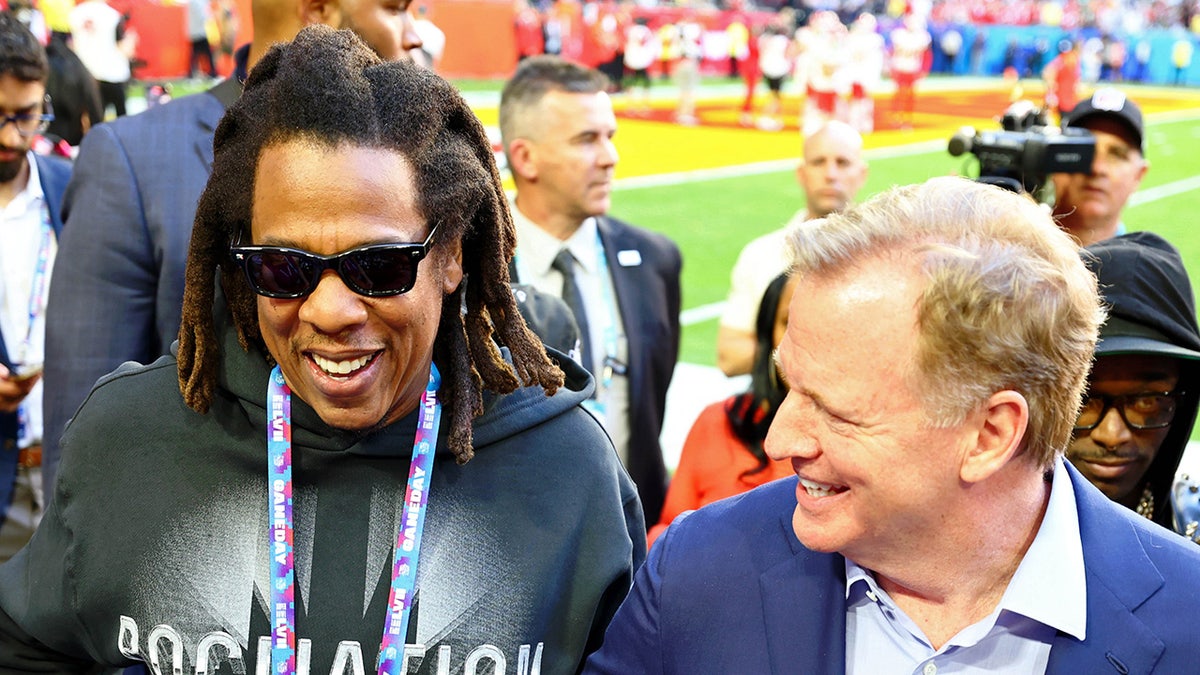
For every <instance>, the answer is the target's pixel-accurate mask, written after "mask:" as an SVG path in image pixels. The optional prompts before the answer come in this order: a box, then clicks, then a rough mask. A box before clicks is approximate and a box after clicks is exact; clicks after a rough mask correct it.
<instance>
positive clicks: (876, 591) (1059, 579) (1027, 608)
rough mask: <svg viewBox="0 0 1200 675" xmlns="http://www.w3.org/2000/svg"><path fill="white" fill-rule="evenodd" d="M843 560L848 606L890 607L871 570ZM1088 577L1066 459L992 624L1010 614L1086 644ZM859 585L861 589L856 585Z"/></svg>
mask: <svg viewBox="0 0 1200 675" xmlns="http://www.w3.org/2000/svg"><path fill="white" fill-rule="evenodd" d="M845 561H846V600H847V604H853V603H854V602H856V601H858V600H861V599H862V598H863V597H864V596H865V597H867V598H870V599H871V600H872V601H874V600H875V598H876V597H878V598H883V599H884V600H885V601H886V602H888V603H889V604H891V603H890V599H888V598H887V594H886V593H885V592H883V591H882V590H881V589H880V588H879V586H878V585H877V583H876V581H875V577H874V576H873V575H872V574H871V572H870V571H869V570H867V569H866V568H864V567H861V566H860V565H859V564H858V563H856V562H854V561H853V560H850V559H849V558H845ZM1084 574H1085V569H1084V565H1083V540H1082V539H1081V537H1080V535H1079V512H1078V510H1077V508H1076V503H1075V488H1074V486H1072V485H1071V477H1070V476H1069V475H1068V474H1067V470H1066V467H1065V466H1064V464H1063V459H1062V458H1061V457H1059V458H1057V459H1056V460H1055V462H1054V477H1053V479H1052V483H1051V485H1050V499H1049V501H1048V502H1047V504H1046V514H1045V515H1044V516H1043V517H1042V523H1041V525H1040V526H1039V527H1038V532H1037V535H1036V536H1034V538H1033V543H1031V544H1030V545H1029V550H1027V551H1026V552H1025V557H1024V558H1022V559H1021V563H1020V564H1019V565H1018V566H1017V571H1016V573H1015V574H1013V578H1012V579H1011V580H1010V581H1009V582H1008V588H1007V589H1005V591H1004V596H1003V597H1002V598H1001V599H1000V604H999V605H998V606H997V607H996V611H995V612H993V613H992V617H993V619H992V620H993V621H994V619H995V617H997V616H999V614H1000V613H1001V612H1002V611H1009V612H1012V613H1015V614H1020V615H1021V616H1024V617H1028V618H1030V619H1033V620H1034V621H1037V622H1039V623H1041V624H1044V625H1047V626H1050V627H1052V628H1054V629H1056V630H1060V631H1062V632H1064V633H1067V634H1069V635H1072V636H1074V637H1076V638H1078V639H1080V640H1083V639H1084V637H1085V636H1086V627H1087V583H1086V580H1085V576H1084ZM859 582H861V583H859ZM855 584H859V585H858V586H857V587H855ZM872 596H875V597H872Z"/></svg>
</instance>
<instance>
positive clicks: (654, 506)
mask: <svg viewBox="0 0 1200 675" xmlns="http://www.w3.org/2000/svg"><path fill="white" fill-rule="evenodd" d="M597 225H598V229H599V231H600V241H601V242H602V243H603V244H604V256H605V258H606V259H607V261H608V269H609V273H610V274H611V275H612V279H613V288H614V289H615V291H616V294H617V305H618V307H619V309H620V312H621V322H622V323H623V324H624V326H625V335H626V339H627V340H628V342H629V363H628V364H627V366H628V375H627V377H628V379H629V454H628V458H627V460H626V465H627V466H626V468H627V469H628V470H629V476H630V478H632V479H633V482H634V483H636V484H637V488H638V496H639V497H640V498H641V500H642V510H643V512H644V513H645V516H646V523H647V524H650V523H656V522H658V514H659V512H660V511H662V505H663V500H664V499H666V496H667V467H666V465H665V464H664V463H663V457H662V445H661V444H660V443H659V439H658V437H659V435H660V434H661V433H662V425H663V415H664V414H665V412H666V405H667V387H669V386H670V384H671V376H672V375H673V374H674V373H675V362H676V361H677V360H678V358H679V309H680V302H681V299H680V291H679V274H680V271H681V270H682V269H683V259H682V257H681V256H680V254H679V247H677V246H676V245H675V243H674V242H672V241H671V240H670V239H668V238H667V237H665V236H663V235H661V234H658V233H656V232H651V231H649V230H643V229H641V228H637V227H634V226H632V225H629V224H628V223H624V222H622V221H620V220H617V219H616V218H609V217H603V218H598V219H597ZM623 251H637V252H638V257H640V262H639V263H638V264H632V263H633V260H631V256H630V255H629V254H628V253H625V254H624V255H623V254H622V252H623Z"/></svg>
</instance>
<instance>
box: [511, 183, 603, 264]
mask: <svg viewBox="0 0 1200 675" xmlns="http://www.w3.org/2000/svg"><path fill="white" fill-rule="evenodd" d="M510 206H511V210H512V218H513V225H514V227H515V228H516V230H517V242H518V253H517V255H518V257H519V258H520V264H521V267H523V268H524V269H526V270H528V271H529V272H530V273H532V274H535V275H538V276H542V275H545V274H547V273H548V272H549V271H550V265H551V264H553V263H554V258H555V256H557V255H558V252H559V251H561V250H562V249H563V248H567V249H568V250H570V251H571V255H573V256H575V262H576V263H577V264H578V265H579V266H580V267H582V268H583V269H584V271H586V272H588V273H592V272H595V271H596V260H597V255H598V254H599V249H598V246H599V239H598V237H597V232H596V219H595V218H588V219H586V220H584V221H583V224H582V225H580V226H579V229H577V230H575V233H574V234H572V235H571V236H570V237H568V238H567V240H566V241H562V240H561V239H559V238H558V237H555V236H554V235H552V234H550V233H548V232H546V231H545V230H543V229H542V228H541V227H539V226H538V225H537V224H536V223H534V222H533V221H532V220H530V219H529V218H528V217H527V216H526V215H525V214H524V213H522V212H521V209H520V208H518V207H517V204H516V202H515V201H514V202H512V203H511V204H510Z"/></svg>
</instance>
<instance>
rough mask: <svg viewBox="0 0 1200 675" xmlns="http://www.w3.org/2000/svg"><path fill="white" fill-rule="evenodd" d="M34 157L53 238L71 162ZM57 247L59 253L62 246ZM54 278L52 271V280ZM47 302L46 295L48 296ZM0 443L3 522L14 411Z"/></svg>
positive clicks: (0, 427)
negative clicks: (1, 445)
mask: <svg viewBox="0 0 1200 675" xmlns="http://www.w3.org/2000/svg"><path fill="white" fill-rule="evenodd" d="M34 161H36V162H37V169H38V183H40V184H41V186H42V192H43V193H45V195H46V206H47V208H49V210H50V226H51V227H52V228H53V229H54V236H55V238H61V236H62V231H63V221H62V216H61V213H60V210H59V206H60V205H61V204H62V200H63V192H64V191H65V190H66V189H67V181H68V180H70V178H71V163H70V162H68V161H66V160H64V159H60V158H58V157H43V156H41V155H35V156H34ZM59 250H60V253H61V248H60V249H59ZM53 280H54V277H53V273H52V274H51V282H53ZM52 285H53V284H52ZM48 305H49V299H47V306H48ZM47 330H48V329H47ZM47 360H49V356H47ZM0 363H3V364H4V367H6V368H12V365H13V363H12V359H11V358H10V357H9V355H8V349H7V348H6V347H5V344H4V338H3V336H2V335H0ZM42 391H43V392H48V391H50V389H49V387H47V386H45V385H44V384H43V385H42ZM48 396H49V395H48V394H43V406H45V403H44V400H45V398H48ZM0 443H2V444H3V450H0V523H3V522H4V519H5V517H6V514H7V512H8V506H9V504H11V503H12V495H13V484H14V482H15V481H16V476H17V455H18V454H19V449H18V448H17V414H16V413H15V412H12V413H0Z"/></svg>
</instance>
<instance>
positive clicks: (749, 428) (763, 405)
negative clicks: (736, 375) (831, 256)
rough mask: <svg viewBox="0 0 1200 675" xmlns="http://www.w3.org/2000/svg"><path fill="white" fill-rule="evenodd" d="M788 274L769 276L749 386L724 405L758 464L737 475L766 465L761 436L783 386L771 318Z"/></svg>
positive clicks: (776, 311) (756, 327)
mask: <svg viewBox="0 0 1200 675" xmlns="http://www.w3.org/2000/svg"><path fill="white" fill-rule="evenodd" d="M788 279H789V276H788V274H787V273H786V272H785V273H784V274H780V275H779V276H777V277H775V278H774V279H772V280H771V283H770V284H768V285H767V290H766V292H764V293H763V297H762V301H761V302H760V303H759V305H758V318H757V320H756V321H755V322H754V364H753V366H752V367H751V368H750V389H748V390H747V391H745V392H744V393H742V394H739V395H737V396H736V397H734V398H733V400H731V401H730V402H729V404H728V405H726V406H725V416H726V418H728V419H729V428H730V429H732V430H733V435H734V437H735V438H737V439H738V440H739V441H741V442H742V444H743V445H745V446H746V450H748V451H749V452H750V454H751V455H754V458H755V459H757V460H758V464H756V465H755V466H753V467H751V468H750V469H748V470H746V471H743V472H742V474H741V475H739V476H738V478H746V477H748V476H753V475H754V474H756V473H759V472H761V471H763V470H764V469H766V468H767V466H769V465H770V461H769V460H768V459H767V452H766V450H764V449H763V439H765V438H766V437H767V429H769V428H770V426H771V420H773V419H775V413H776V412H777V411H778V410H779V406H780V405H782V404H783V399H784V397H785V396H786V395H787V389H786V387H784V386H783V383H782V382H780V380H779V374H778V372H777V371H776V368H775V318H776V316H777V315H778V314H779V301H780V300H781V299H782V298H783V291H784V288H785V287H786V286H787V283H788Z"/></svg>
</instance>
